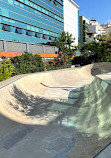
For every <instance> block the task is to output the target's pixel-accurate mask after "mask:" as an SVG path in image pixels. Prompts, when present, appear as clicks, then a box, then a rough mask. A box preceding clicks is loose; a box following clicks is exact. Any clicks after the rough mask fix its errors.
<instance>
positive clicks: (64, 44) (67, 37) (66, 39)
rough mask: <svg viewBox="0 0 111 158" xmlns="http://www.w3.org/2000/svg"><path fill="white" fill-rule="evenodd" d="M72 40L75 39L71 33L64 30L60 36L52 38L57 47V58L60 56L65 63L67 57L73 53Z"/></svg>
mask: <svg viewBox="0 0 111 158" xmlns="http://www.w3.org/2000/svg"><path fill="white" fill-rule="evenodd" d="M74 41H75V39H74V38H72V34H69V33H68V32H64V31H63V32H62V33H61V35H60V37H58V38H56V39H55V40H54V43H55V45H56V46H57V47H58V48H59V51H58V54H59V58H62V60H63V62H64V64H65V65H66V61H67V59H68V61H69V59H70V58H71V57H72V56H73V55H74V51H75V46H74Z"/></svg>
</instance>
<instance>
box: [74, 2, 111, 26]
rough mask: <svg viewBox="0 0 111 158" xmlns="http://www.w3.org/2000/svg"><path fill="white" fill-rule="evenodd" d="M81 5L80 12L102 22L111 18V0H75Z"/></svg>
mask: <svg viewBox="0 0 111 158" xmlns="http://www.w3.org/2000/svg"><path fill="white" fill-rule="evenodd" d="M74 2H75V3H77V4H78V5H79V14H80V15H83V16H85V17H86V18H91V17H94V18H95V19H96V20H97V21H98V22H99V23H100V24H103V23H106V22H107V21H109V20H111V0H74Z"/></svg>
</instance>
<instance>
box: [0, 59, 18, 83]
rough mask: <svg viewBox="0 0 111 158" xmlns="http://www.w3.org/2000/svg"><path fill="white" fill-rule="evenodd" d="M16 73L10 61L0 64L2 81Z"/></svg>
mask: <svg viewBox="0 0 111 158" xmlns="http://www.w3.org/2000/svg"><path fill="white" fill-rule="evenodd" d="M14 72H15V67H14V66H13V65H12V63H11V61H10V60H9V59H3V60H2V61H1V62H0V81H3V80H6V79H8V78H9V77H11V75H12V74H13V73H14Z"/></svg>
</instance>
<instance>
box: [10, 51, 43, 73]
mask: <svg viewBox="0 0 111 158" xmlns="http://www.w3.org/2000/svg"><path fill="white" fill-rule="evenodd" d="M11 61H12V63H13V64H14V66H15V67H16V74H25V73H33V72H40V71H44V64H43V61H42V57H41V56H40V55H37V54H36V55H32V54H31V53H27V52H24V53H23V54H22V55H21V56H16V57H13V58H11Z"/></svg>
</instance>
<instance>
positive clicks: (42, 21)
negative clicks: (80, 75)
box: [0, 0, 64, 44]
mask: <svg viewBox="0 0 111 158" xmlns="http://www.w3.org/2000/svg"><path fill="white" fill-rule="evenodd" d="M63 30H64V19H63V0H0V39H2V40H9V41H17V42H24V43H34V44H37V43H47V42H50V41H52V40H53V39H54V38H55V37H58V36H59V35H60V33H61V32H62V31H63Z"/></svg>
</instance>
